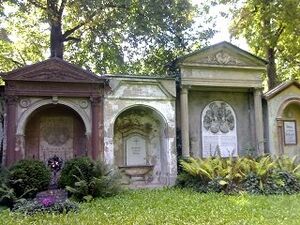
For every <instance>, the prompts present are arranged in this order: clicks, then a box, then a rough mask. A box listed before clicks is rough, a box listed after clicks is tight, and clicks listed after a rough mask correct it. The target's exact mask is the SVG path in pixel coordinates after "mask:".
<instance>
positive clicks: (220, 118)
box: [202, 101, 237, 157]
mask: <svg viewBox="0 0 300 225" xmlns="http://www.w3.org/2000/svg"><path fill="white" fill-rule="evenodd" d="M216 155H219V156H221V157H229V156H237V129H236V117H235V113H234V111H233V109H232V107H231V106H230V105H228V104H227V103H225V102H223V101H214V102H211V103H209V104H208V105H207V106H206V107H205V109H204V110H203V114H202V156H203V157H210V156H216Z"/></svg>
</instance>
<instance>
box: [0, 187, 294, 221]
mask: <svg viewBox="0 0 300 225" xmlns="http://www.w3.org/2000/svg"><path fill="white" fill-rule="evenodd" d="M299 210H300V195H299V194H297V195H277V196H264V195H259V196H256V195H255V196H253V195H247V194H242V195H223V194H215V193H209V194H202V193H197V192H195V191H192V190H187V189H173V188H171V189H170V188H165V189H156V190H149V189H145V190H135V191H125V192H122V193H121V194H120V195H118V196H117V197H114V198H107V199H96V200H95V201H92V202H89V203H82V204H80V210H79V211H78V212H77V213H73V212H69V213H68V214H64V213H63V214H40V213H36V214H34V215H32V216H24V215H23V214H18V213H11V212H10V211H9V210H4V211H2V212H0V224H5V225H21V224H22V225H24V224H36V225H42V224H51V225H54V224H60V225H70V224H87V225H93V224H111V225H117V224H122V225H132V224H139V225H150V224H151V225H153V224H155V225H166V224H172V225H182V224H189V225H194V224H195V225H204V224H205V225H225V224H226V225H242V224H245V225H246V224H247V225H248V224H249V225H270V224H272V225H286V224H288V225H299V224H300V214H299Z"/></svg>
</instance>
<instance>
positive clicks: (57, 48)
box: [50, 21, 64, 59]
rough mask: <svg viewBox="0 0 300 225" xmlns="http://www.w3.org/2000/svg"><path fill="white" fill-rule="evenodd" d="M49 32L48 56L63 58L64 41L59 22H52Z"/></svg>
mask: <svg viewBox="0 0 300 225" xmlns="http://www.w3.org/2000/svg"><path fill="white" fill-rule="evenodd" d="M50 26H51V34H50V51H51V56H50V57H58V58H61V59H63V54H64V41H63V35H62V28H61V22H60V21H59V22H54V21H53V22H52V23H51V24H50Z"/></svg>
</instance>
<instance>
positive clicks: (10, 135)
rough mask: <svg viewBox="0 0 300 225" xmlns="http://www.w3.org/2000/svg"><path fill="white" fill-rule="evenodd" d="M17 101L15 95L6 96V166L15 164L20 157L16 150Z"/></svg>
mask: <svg viewBox="0 0 300 225" xmlns="http://www.w3.org/2000/svg"><path fill="white" fill-rule="evenodd" d="M17 101H18V98H17V97H15V96H7V98H6V104H7V108H6V113H7V116H6V124H7V126H6V132H7V133H6V138H7V142H6V143H7V144H6V160H5V162H6V166H9V165H11V164H13V163H14V162H15V161H16V160H17V159H19V157H18V156H17V155H18V154H17V153H18V152H16V151H15V146H16V116H17Z"/></svg>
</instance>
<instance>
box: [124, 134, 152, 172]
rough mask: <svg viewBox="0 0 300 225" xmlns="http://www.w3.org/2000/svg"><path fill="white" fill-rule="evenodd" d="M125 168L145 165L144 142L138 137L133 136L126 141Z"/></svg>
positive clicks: (143, 139)
mask: <svg viewBox="0 0 300 225" xmlns="http://www.w3.org/2000/svg"><path fill="white" fill-rule="evenodd" d="M126 161H127V162H126V163H127V166H136V165H146V163H147V161H146V140H145V138H143V137H142V136H140V135H134V136H132V137H130V138H128V139H127V141H126Z"/></svg>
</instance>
